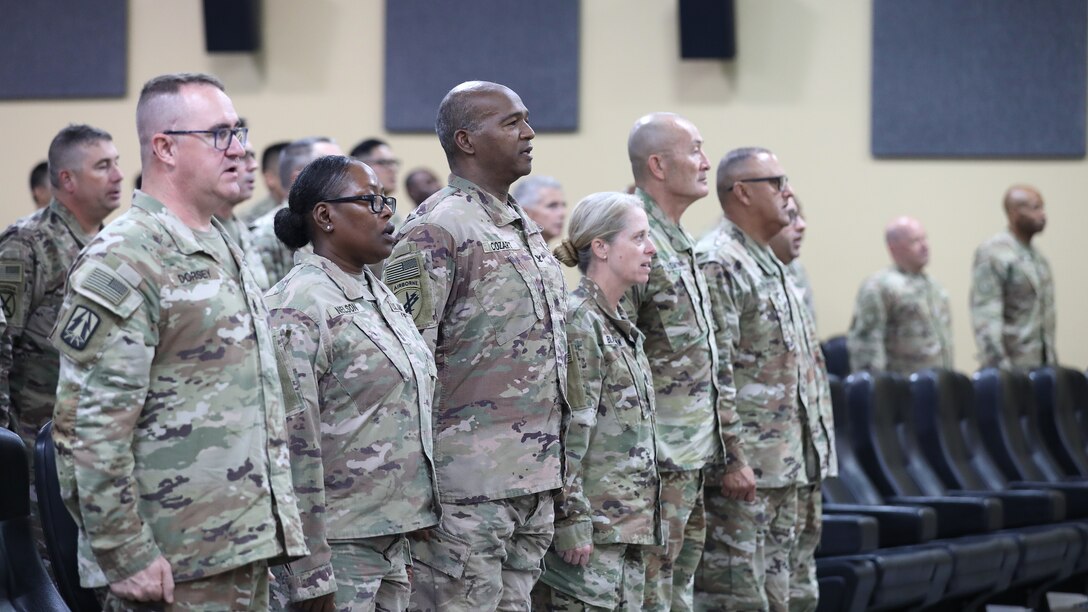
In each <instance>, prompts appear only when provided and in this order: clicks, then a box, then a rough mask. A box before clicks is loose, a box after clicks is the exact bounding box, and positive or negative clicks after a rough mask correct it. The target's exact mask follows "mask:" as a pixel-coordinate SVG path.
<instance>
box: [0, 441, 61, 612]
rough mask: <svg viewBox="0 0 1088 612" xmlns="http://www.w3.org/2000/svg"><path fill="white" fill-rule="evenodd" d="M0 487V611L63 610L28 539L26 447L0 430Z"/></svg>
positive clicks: (29, 521)
mask: <svg viewBox="0 0 1088 612" xmlns="http://www.w3.org/2000/svg"><path fill="white" fill-rule="evenodd" d="M0 487H2V488H0V585H2V586H0V602H2V603H0V609H4V608H6V609H10V610H20V611H21V610H34V611H35V612H36V611H38V610H41V611H48V610H63V609H64V602H63V601H62V600H61V598H60V594H59V593H57V590H56V588H54V587H53V581H52V580H50V579H49V574H47V573H46V572H45V566H44V565H42V560H41V558H40V557H39V556H38V554H39V553H38V548H37V546H36V545H35V544H34V539H33V537H32V536H31V533H32V532H33V530H32V529H31V521H32V520H33V519H31V517H30V464H29V461H28V458H27V448H26V444H24V443H23V440H22V439H21V438H20V437H19V436H18V435H16V434H15V433H14V432H11V431H9V430H7V429H4V428H0ZM5 604H6V605H5Z"/></svg>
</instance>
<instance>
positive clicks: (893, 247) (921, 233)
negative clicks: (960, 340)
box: [847, 217, 953, 375]
mask: <svg viewBox="0 0 1088 612" xmlns="http://www.w3.org/2000/svg"><path fill="white" fill-rule="evenodd" d="M884 241H885V242H886V243H887V245H888V253H889V254H891V257H892V265H891V266H890V267H888V268H885V269H884V270H881V271H880V272H877V273H876V274H874V275H872V276H870V277H869V278H868V279H866V280H865V282H864V283H862V285H861V288H860V289H859V290H858V297H857V303H856V304H855V306H854V318H853V321H852V322H851V323H850V333H849V335H848V336H847V347H848V350H849V354H850V366H851V368H853V370H854V371H863V370H869V371H874V372H880V371H888V372H895V373H898V374H903V375H910V374H911V373H913V372H917V371H919V370H924V369H926V368H951V367H952V365H953V364H952V309H951V307H950V306H949V303H948V293H947V292H946V291H945V290H944V288H943V287H941V286H940V285H939V284H937V281H935V280H933V278H932V277H930V276H929V275H928V274H926V273H925V267H926V265H927V264H928V263H929V240H928V238H927V237H926V230H925V228H923V227H922V223H921V222H920V221H918V220H917V219H912V218H910V217H899V218H897V219H894V220H893V221H892V222H891V223H889V224H888V227H887V228H886V229H885V230H884Z"/></svg>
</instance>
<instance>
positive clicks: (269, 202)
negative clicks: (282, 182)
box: [238, 194, 283, 229]
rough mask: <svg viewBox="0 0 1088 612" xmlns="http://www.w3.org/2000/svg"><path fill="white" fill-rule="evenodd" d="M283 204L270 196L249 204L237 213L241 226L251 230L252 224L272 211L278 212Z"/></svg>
mask: <svg viewBox="0 0 1088 612" xmlns="http://www.w3.org/2000/svg"><path fill="white" fill-rule="evenodd" d="M281 204H283V202H277V201H276V199H275V198H273V197H272V195H271V194H269V195H266V196H265V197H264V198H262V199H260V200H258V201H256V202H254V203H253V204H250V205H249V206H248V207H246V209H245V210H243V211H242V212H240V213H238V218H239V219H240V220H241V221H242V224H243V225H245V226H246V227H248V228H249V229H253V224H254V223H256V222H257V219H260V218H261V217H263V216H265V215H267V214H268V213H269V212H271V211H273V210H278V209H279V208H280V205H281Z"/></svg>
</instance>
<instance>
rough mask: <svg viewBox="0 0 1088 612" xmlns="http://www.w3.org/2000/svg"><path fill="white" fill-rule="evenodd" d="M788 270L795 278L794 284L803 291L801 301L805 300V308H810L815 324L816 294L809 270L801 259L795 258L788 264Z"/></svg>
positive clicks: (793, 278)
mask: <svg viewBox="0 0 1088 612" xmlns="http://www.w3.org/2000/svg"><path fill="white" fill-rule="evenodd" d="M786 272H787V273H788V274H789V276H790V279H791V280H793V285H794V286H795V287H797V290H798V291H800V292H801V301H803V302H804V304H805V308H806V309H807V310H808V314H809V318H810V319H812V322H813V324H814V325H815V323H816V295H815V294H814V293H813V291H812V281H811V280H809V278H808V272H807V271H806V270H805V267H804V266H803V265H801V260H800V259H794V260H793V261H791V262H790V263H788V264H786Z"/></svg>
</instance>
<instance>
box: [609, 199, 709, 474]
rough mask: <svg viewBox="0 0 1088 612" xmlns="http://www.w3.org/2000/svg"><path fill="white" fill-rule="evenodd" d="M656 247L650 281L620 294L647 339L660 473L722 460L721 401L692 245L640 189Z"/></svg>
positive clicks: (705, 295)
mask: <svg viewBox="0 0 1088 612" xmlns="http://www.w3.org/2000/svg"><path fill="white" fill-rule="evenodd" d="M636 193H637V195H638V197H639V198H641V199H642V206H643V208H644V209H645V210H646V216H647V217H649V221H650V237H651V238H652V239H653V242H654V245H655V246H657V255H655V256H654V259H653V265H652V267H651V269H650V280H649V281H648V282H647V283H646V284H645V285H635V286H634V287H632V288H631V290H630V291H628V292H627V295H626V296H624V303H623V304H624V308H625V310H626V311H627V313H628V315H629V316H630V317H631V320H632V321H633V322H634V323H635V325H636V326H637V327H638V328H639V330H640V331H641V332H642V333H643V334H645V335H646V358H647V359H648V360H649V362H650V368H651V371H652V372H653V375H654V398H655V410H656V418H657V461H658V464H659V465H660V467H661V470H662V471H666V472H679V471H687V470H698V469H701V468H702V467H703V466H705V465H707V464H710V463H719V462H721V460H722V448H723V441H722V430H721V427H720V425H721V423H722V422H723V421H722V420H721V417H720V412H721V411H722V410H723V409H724V408H725V406H724V404H722V403H721V401H722V400H723V399H724V397H725V396H724V395H723V394H721V393H720V392H719V389H718V386H717V381H716V380H715V378H714V372H715V370H717V367H718V352H717V350H716V347H715V346H714V336H713V330H712V328H711V325H712V323H711V321H712V320H713V319H712V318H711V311H710V293H709V292H708V291H707V286H706V281H705V280H704V279H703V275H702V274H701V273H700V272H699V269H698V268H697V267H696V265H695V241H694V239H692V237H691V236H690V235H689V234H688V233H687V232H686V231H684V228H682V227H680V226H679V225H677V224H676V223H673V222H672V221H670V220H669V219H668V218H667V217H666V216H665V213H664V212H663V211H662V210H661V207H660V206H658V205H657V203H656V202H654V200H653V198H651V197H650V196H649V194H647V193H646V192H645V191H642V190H641V189H639V190H638V191H637V192H636Z"/></svg>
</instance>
